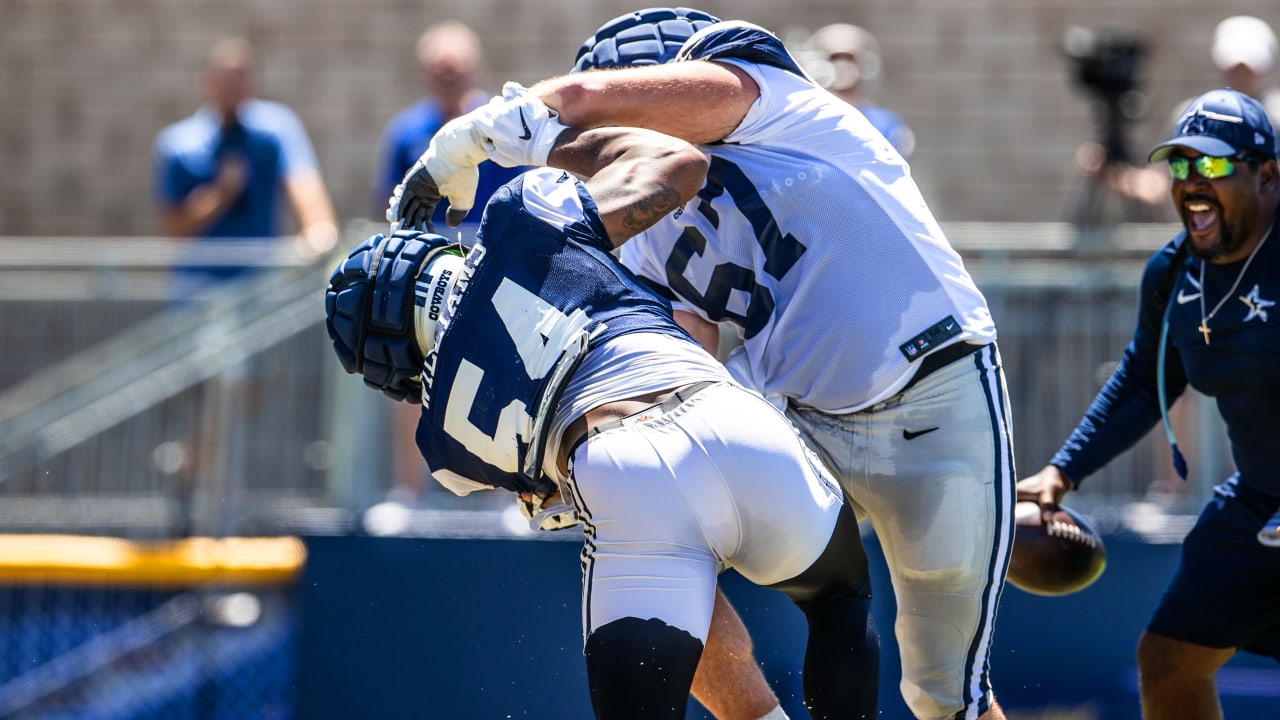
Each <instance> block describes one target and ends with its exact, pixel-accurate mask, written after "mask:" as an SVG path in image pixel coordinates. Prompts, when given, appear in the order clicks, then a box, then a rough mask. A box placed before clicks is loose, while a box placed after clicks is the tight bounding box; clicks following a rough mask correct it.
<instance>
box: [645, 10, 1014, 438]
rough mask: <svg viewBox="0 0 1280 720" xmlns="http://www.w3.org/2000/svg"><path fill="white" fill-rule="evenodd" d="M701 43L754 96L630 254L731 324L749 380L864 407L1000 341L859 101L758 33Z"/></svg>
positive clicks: (776, 390) (676, 292) (767, 388)
mask: <svg viewBox="0 0 1280 720" xmlns="http://www.w3.org/2000/svg"><path fill="white" fill-rule="evenodd" d="M715 27H716V26H712V28H708V29H707V30H706V31H704V32H710V31H711V30H712V29H714V28H715ZM696 37H697V36H695V38H696ZM691 44H693V40H690V43H689V44H686V46H685V49H686V50H688V49H689V47H690V45H691ZM744 46H745V47H747V48H748V49H749V53H744V52H742V51H741V50H742V47H744ZM698 50H699V52H695V53H694V57H695V58H702V59H712V60H716V61H723V62H726V63H732V64H734V65H735V66H737V67H739V68H741V69H743V70H744V71H746V72H747V73H748V74H750V75H751V77H752V78H753V79H754V80H755V81H756V84H757V85H758V86H759V88H760V97H759V99H758V100H757V101H756V103H755V104H754V105H753V106H752V108H751V109H750V111H749V112H748V113H747V115H746V117H745V118H744V119H743V121H742V123H741V124H740V125H739V126H738V127H737V128H736V129H735V130H734V131H733V132H732V133H731V134H730V135H729V136H728V137H726V138H725V140H724V142H723V143H721V144H716V145H708V146H703V147H702V150H703V151H704V152H706V153H707V154H708V155H709V156H710V158H711V164H710V170H709V172H708V175H707V182H706V183H705V185H704V186H703V188H702V189H701V191H700V192H699V193H698V195H697V197H695V198H694V199H693V200H691V201H690V202H689V203H688V204H686V205H685V206H684V208H682V209H681V210H680V211H678V212H677V213H675V214H673V215H672V216H669V217H668V218H666V219H664V220H663V221H662V222H660V223H658V224H657V225H654V226H653V227H652V228H650V229H649V230H647V231H646V232H645V233H643V234H642V235H639V236H637V237H635V238H632V239H631V240H630V241H628V242H627V244H626V245H624V246H623V248H622V253H621V258H622V261H623V263H624V264H625V265H627V267H629V268H631V269H632V270H633V271H635V272H636V273H637V274H638V275H640V276H642V277H644V278H646V279H647V280H649V281H652V282H653V283H655V284H657V285H659V286H663V287H665V288H667V289H669V290H670V291H671V295H670V299H672V300H677V301H680V302H681V303H682V304H683V306H684V307H683V308H682V309H688V310H690V311H692V312H694V313H696V314H698V315H700V316H702V317H703V318H706V319H708V320H711V321H713V322H721V321H727V322H730V323H732V324H734V325H735V326H737V328H738V330H739V333H740V335H741V338H742V341H743V345H742V346H741V347H740V348H737V349H735V351H734V353H735V354H734V356H733V357H731V359H730V361H729V367H730V369H731V370H732V371H733V373H734V375H735V377H736V378H737V379H738V380H739V381H741V382H743V383H744V384H746V385H747V386H748V387H752V388H755V389H756V390H758V391H761V392H762V393H764V394H766V395H772V394H780V395H783V396H786V397H789V398H792V399H794V400H796V401H797V402H800V403H802V404H804V405H808V406H811V407H814V408H817V409H819V410H823V411H826V412H828V413H846V412H855V411H857V410H861V409H863V408H866V407H868V406H870V405H873V404H875V403H878V402H881V401H883V400H885V399H887V398H888V397H890V396H892V395H893V394H895V393H896V392H898V391H899V390H900V389H901V388H902V387H903V386H904V385H905V384H906V383H907V382H908V381H909V380H910V378H911V376H912V374H913V373H914V367H913V363H914V362H915V361H916V360H918V359H919V358H920V357H923V356H924V355H925V354H928V352H930V351H931V350H934V349H937V348H938V347H941V346H942V345H944V344H947V345H949V344H953V343H955V342H961V341H968V342H972V343H975V344H983V343H986V342H990V341H992V340H994V339H995V326H994V324H993V323H992V320H991V314H990V312H989V310H988V308H987V303H986V300H985V299H984V298H983V296H982V294H981V292H979V290H978V289H977V287H976V286H975V285H974V283H973V280H972V278H971V277H970V276H969V274H968V272H967V271H966V270H965V268H964V265H963V263H962V261H961V259H960V257H959V255H958V254H957V253H956V252H955V251H954V249H952V247H951V246H950V244H949V243H948V242H947V240H946V237H945V236H944V234H943V232H942V230H941V228H940V227H939V226H938V224H937V222H936V221H935V219H934V218H933V216H932V214H931V213H930V211H929V209H928V207H927V206H926V205H925V202H924V199H923V198H922V197H921V195H920V192H919V189H918V188H917V187H916V184H915V182H914V181H913V180H912V178H911V175H910V170H909V168H908V167H907V164H906V161H904V160H903V159H902V157H901V155H899V154H898V152H897V151H896V150H894V149H893V147H892V146H891V145H890V144H889V142H888V141H887V140H885V138H884V137H883V136H882V135H881V134H880V133H879V132H878V131H876V130H875V129H874V128H873V127H872V126H871V124H870V123H869V122H868V121H867V119H866V118H865V117H864V116H863V115H862V114H861V113H860V112H858V110H857V109H855V108H853V107H852V106H850V105H848V104H847V103H845V102H843V101H841V100H839V99H838V98H836V97H835V96H833V95H831V94H830V93H828V92H827V91H825V90H823V89H821V88H820V87H817V86H816V85H814V84H813V83H812V82H811V81H810V80H809V79H808V78H807V77H805V76H804V75H803V74H801V73H800V72H799V70H798V68H797V67H795V64H794V61H792V60H790V56H789V55H787V53H786V50H785V49H783V47H782V45H781V43H780V42H778V41H777V39H776V38H773V37H772V36H771V35H768V34H767V33H764V32H763V31H760V38H758V39H756V40H754V41H752V42H744V43H737V44H736V45H734V44H730V45H729V46H728V47H726V48H723V50H717V48H716V47H715V46H714V43H712V44H711V47H710V48H707V47H701V48H699V49H698ZM735 54H738V55H748V54H749V57H750V58H751V60H752V61H751V62H747V61H743V60H738V59H735V58H734V55H735ZM677 307H681V306H677Z"/></svg>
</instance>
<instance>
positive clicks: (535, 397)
mask: <svg viewBox="0 0 1280 720" xmlns="http://www.w3.org/2000/svg"><path fill="white" fill-rule="evenodd" d="M611 249H612V245H611V243H610V242H609V239H608V236H607V235H606V233H605V230H604V226H603V224H602V223H601V221H600V216H599V214H598V212H597V211H596V207H595V203H594V201H593V200H592V199H591V196H590V195H588V194H587V191H586V189H585V188H584V187H583V185H582V183H580V182H578V181H577V180H576V179H575V178H574V177H573V176H571V175H570V174H568V173H566V172H563V171H561V170H554V169H550V168H544V169H540V170H534V171H532V172H530V173H527V174H525V175H522V176H521V177H518V178H516V179H515V180H513V181H511V182H510V183H508V184H507V185H504V186H503V187H502V188H500V189H499V190H498V191H497V192H496V193H495V194H494V195H493V197H492V199H491V200H490V201H489V204H488V206H487V207H486V208H485V211H484V215H483V218H482V220H481V222H480V229H479V231H478V233H477V235H476V245H475V246H474V247H473V248H472V250H471V252H470V253H469V254H468V255H467V258H466V267H465V269H464V271H463V274H462V277H461V278H459V280H458V282H457V284H456V285H455V287H454V290H453V292H452V293H451V294H450V296H449V297H448V298H446V300H445V310H444V312H443V313H442V316H441V319H440V324H439V327H438V329H437V332H436V338H437V344H436V346H435V347H434V348H433V349H432V350H431V351H430V352H429V353H427V357H426V359H425V361H424V364H423V365H424V367H423V375H422V380H423V402H422V404H423V407H422V417H421V419H420V420H419V423H418V432H417V441H418V448H419V449H420V450H421V451H422V455H423V457H424V458H425V459H426V461H427V466H428V467H430V468H431V470H432V474H433V475H435V476H436V478H437V479H440V480H441V482H444V483H445V484H447V485H452V486H454V487H456V486H459V485H468V484H478V485H480V486H485V487H496V488H505V489H507V490H512V491H515V492H528V491H533V490H537V491H547V490H550V489H552V488H553V487H554V486H553V485H552V484H551V483H550V481H549V480H547V479H545V478H544V477H543V475H542V472H541V465H542V453H543V451H544V448H545V444H546V438H545V429H546V426H547V423H548V421H549V420H550V414H551V412H552V411H553V410H554V408H555V403H556V400H557V396H558V394H559V392H560V390H561V389H562V388H563V387H564V384H565V382H566V381H567V380H568V378H569V377H570V376H571V375H572V373H573V370H574V369H575V367H576V365H577V363H578V361H579V360H581V358H582V356H583V355H584V354H585V353H586V352H587V351H588V350H589V349H593V348H595V347H597V346H599V345H600V344H601V343H604V342H606V341H608V340H610V339H613V338H616V337H618V336H621V335H624V334H627V333H632V332H647V333H662V334H668V335H674V336H678V337H680V338H683V339H685V340H687V341H689V342H691V343H692V342H693V341H692V339H691V338H689V336H688V335H687V334H686V333H685V332H684V331H683V330H681V329H680V327H679V326H678V325H676V324H675V321H674V320H672V318H671V306H670V305H669V304H668V303H667V302H666V301H665V300H663V299H662V298H661V297H659V296H657V295H656V294H654V293H653V292H652V291H651V290H649V289H648V288H647V287H646V286H645V285H644V284H642V283H641V282H639V281H638V280H637V279H636V278H635V277H634V276H633V275H632V274H631V273H630V272H628V271H627V270H626V269H625V268H623V267H622V266H621V265H620V264H619V263H618V262H617V260H615V259H614V257H613V256H612V255H610V250H611Z"/></svg>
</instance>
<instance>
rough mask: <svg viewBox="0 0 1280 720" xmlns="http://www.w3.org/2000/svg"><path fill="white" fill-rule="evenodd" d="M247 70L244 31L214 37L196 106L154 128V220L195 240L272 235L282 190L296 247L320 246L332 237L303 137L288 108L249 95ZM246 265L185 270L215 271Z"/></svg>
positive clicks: (331, 216) (311, 249) (226, 273)
mask: <svg viewBox="0 0 1280 720" xmlns="http://www.w3.org/2000/svg"><path fill="white" fill-rule="evenodd" d="M253 73H254V59H253V49H252V47H251V46H250V44H249V42H248V41H247V40H245V39H243V38H239V37H226V38H222V39H220V40H218V41H217V42H215V43H214V44H213V46H212V48H211V49H210V51H209V55H208V58H207V60H206V63H205V69H204V73H203V75H202V77H201V81H200V87H201V91H202V95H203V104H202V105H201V107H200V109H199V110H197V111H196V112H195V114H194V115H191V116H190V117H188V118H186V119H185V120H181V121H179V122H177V123H174V124H172V125H170V126H168V127H166V128H164V129H163V130H161V131H160V133H159V135H157V136H156V140H155V146H154V159H155V194H156V200H157V202H158V204H159V206H160V211H161V227H162V228H163V230H164V232H165V234H167V235H171V236H173V237H181V238H197V239H201V240H215V239H216V240H219V241H231V240H236V239H263V238H273V237H279V236H280V235H281V234H282V225H281V221H282V213H281V208H280V205H281V202H280V201H281V196H283V197H284V198H285V199H286V200H287V202H288V204H289V206H290V208H291V209H292V210H293V214H294V217H295V220H296V221H297V224H298V228H299V234H298V239H299V244H300V249H301V250H302V251H303V252H305V253H308V254H316V255H318V254H323V253H326V252H328V251H329V250H331V249H332V248H333V246H334V244H335V243H336V242H337V220H336V213H335V212H334V209H333V203H332V201H331V200H330V197H329V191H328V190H327V189H326V187H325V184H324V180H323V178H322V177H321V175H320V170H319V166H318V163H317V162H316V154H315V150H314V149H313V148H312V145H311V140H310V138H309V137H308V136H307V131H306V128H305V127H303V124H302V121H301V120H300V119H299V118H298V116H297V114H295V113H294V111H293V110H291V109H290V108H288V107H287V106H285V105H284V104H282V103H279V102H274V101H270V100H261V99H258V98H255V97H254V96H253V91H254V88H253V80H254V78H253ZM246 270H247V268H245V267H240V266H226V267H205V268H199V269H190V272H203V273H205V274H207V275H210V276H211V278H210V279H215V280H216V279H225V278H229V277H233V276H236V275H239V274H241V273H243V272H245V271H246Z"/></svg>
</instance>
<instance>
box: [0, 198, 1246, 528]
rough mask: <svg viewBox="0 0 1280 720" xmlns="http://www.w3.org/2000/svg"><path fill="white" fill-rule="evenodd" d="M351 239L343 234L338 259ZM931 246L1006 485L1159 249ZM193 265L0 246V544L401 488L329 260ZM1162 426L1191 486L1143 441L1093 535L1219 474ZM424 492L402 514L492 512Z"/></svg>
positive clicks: (1186, 410) (174, 253)
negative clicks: (179, 275)
mask: <svg viewBox="0 0 1280 720" xmlns="http://www.w3.org/2000/svg"><path fill="white" fill-rule="evenodd" d="M370 229H371V226H368V225H357V226H354V227H351V228H348V230H347V232H346V237H344V239H343V241H342V243H341V244H340V247H344V248H345V247H350V246H351V245H353V244H354V243H355V242H356V241H358V239H360V238H361V237H363V236H364V235H365V234H366V233H367V232H369V231H370ZM946 229H947V231H948V235H949V236H950V238H951V239H952V242H953V243H954V244H955V245H956V247H957V248H958V249H959V250H960V251H961V253H962V254H963V255H964V256H965V258H966V263H967V265H968V267H969V268H970V270H971V272H972V273H973V275H974V277H975V279H976V281H977V282H978V284H979V286H980V287H981V288H982V289H983V291H984V293H985V294H986V295H987V297H988V299H989V300H990V303H991V306H992V311H993V314H994V315H995V319H996V322H997V325H998V327H999V332H1000V345H1001V352H1002V355H1003V358H1004V361H1005V365H1006V370H1007V373H1008V378H1009V386H1010V396H1011V398H1012V405H1013V417H1014V427H1015V445H1016V450H1017V454H1018V461H1019V469H1020V471H1021V472H1023V473H1026V472H1030V471H1032V470H1034V469H1036V468H1038V467H1040V466H1041V465H1042V464H1043V463H1044V462H1045V461H1047V459H1048V458H1049V457H1050V455H1051V454H1052V453H1053V451H1054V450H1056V448H1057V446H1058V444H1059V443H1060V442H1061V441H1062V439H1063V437H1064V436H1065V434H1066V432H1067V431H1069V430H1070V428H1071V427H1073V426H1074V424H1075V422H1076V420H1078V419H1079V417H1080V414H1081V413H1082V412H1083V410H1084V409H1085V407H1086V406H1087V404H1088V402H1089V400H1090V399H1092V397H1093V395H1094V393H1095V392H1096V391H1097V389H1098V387H1100V385H1101V383H1102V382H1103V381H1104V380H1105V378H1106V377H1107V375H1108V374H1109V373H1110V371H1111V369H1112V368H1113V367H1114V365H1113V363H1114V361H1115V360H1116V359H1117V358H1118V357H1119V354H1120V351H1121V350H1122V349H1123V347H1124V345H1125V344H1126V343H1127V341H1128V339H1129V336H1130V334H1131V333H1132V329H1133V325H1134V321H1135V311H1136V298H1137V290H1136V287H1137V281H1138V277H1139V273H1140V271H1141V268H1142V265H1143V263H1144V262H1145V260H1146V258H1147V257H1148V256H1149V255H1150V253H1151V252H1152V250H1154V249H1155V248H1157V247H1159V246H1160V245H1161V244H1162V243H1163V242H1164V241H1165V240H1166V239H1167V238H1168V237H1170V236H1171V235H1172V230H1173V229H1172V228H1170V227H1168V226H1161V225H1154V226H1149V225H1133V226H1121V227H1119V228H1118V229H1116V230H1115V231H1114V232H1113V233H1110V234H1106V235H1097V236H1090V235H1081V234H1079V233H1078V232H1077V231H1076V230H1075V229H1073V228H1072V227H1070V226H1068V225H1061V224H1021V225H1018V224H980V223H968V224H963V223H962V224H953V225H949V226H947V227H946ZM237 250H239V251H240V253H239V254H236V255H235V257H234V259H235V260H236V261H237V262H249V263H256V264H258V265H261V266H262V272H261V273H259V274H257V275H255V276H253V277H250V278H249V279H246V280H240V281H237V282H235V283H228V284H225V285H221V286H218V287H215V288H214V289H212V290H211V291H207V292H204V293H193V292H192V291H191V290H190V289H189V288H182V287H179V286H177V285H176V284H175V280H174V275H173V273H172V272H171V269H172V267H173V266H174V265H175V264H177V263H179V262H181V263H184V264H190V263H193V262H210V263H213V262H226V261H227V259H228V258H227V256H226V255H224V254H219V253H228V252H232V253H236V251H237ZM207 252H208V254H207V255H206V256H198V255H192V254H191V253H190V252H189V251H187V250H185V249H181V246H178V245H176V244H174V243H173V242H172V241H165V240H160V239H155V240H150V239H118V240H115V239H99V238H93V239H88V238H85V239H75V238H65V239H63V238H50V239H40V240H32V239H7V240H6V239H0V348H2V357H3V364H2V365H0V532H35V531H59V532H66V531H68V530H74V531H78V532H86V533H107V534H118V535H123V536H144V537H150V536H161V537H165V536H180V535H184V534H209V535H228V534H254V533H258V534H272V533H279V532H291V531H294V530H296V529H297V528H298V527H299V526H300V525H306V524H308V523H343V522H350V521H352V519H353V518H355V517H357V515H358V513H361V512H363V511H364V510H365V509H367V508H369V507H370V506H372V505H374V504H376V503H378V502H379V501H380V500H382V499H383V498H384V497H385V496H386V494H387V492H388V490H389V489H390V488H391V487H392V486H393V485H394V484H395V481H396V478H395V477H393V476H397V475H398V476H399V478H398V479H399V481H401V482H404V480H405V478H406V477H407V476H410V475H413V474H415V473H418V474H420V473H421V467H420V466H419V465H415V464H414V460H413V459H412V457H413V455H414V452H415V451H414V449H413V447H412V439H411V431H410V429H409V427H410V424H411V423H412V418H411V417H410V416H411V415H412V412H413V410H412V408H407V407H406V408H398V407H397V406H396V404H395V403H392V402H390V401H388V400H386V399H385V398H383V397H382V396H380V395H378V394H376V393H373V392H370V391H368V390H367V389H365V388H364V387H363V386H362V385H361V384H360V382H359V381H358V380H357V379H354V378H352V377H350V376H346V375H345V374H343V373H342V372H341V371H340V369H339V368H338V366H337V363H336V362H334V359H333V357H332V352H331V350H330V349H329V347H328V341H327V339H326V337H325V334H324V330H323V311H322V303H321V288H322V287H323V284H324V282H325V280H326V278H327V275H328V271H329V269H330V267H331V265H332V264H333V262H334V261H335V259H336V258H323V259H319V260H312V261H309V260H307V259H305V258H303V257H301V256H299V255H297V254H295V253H294V252H292V249H291V246H288V245H275V244H266V245H254V244H247V245H245V246H243V247H241V248H237V249H232V250H227V249H225V248H214V249H212V250H209V251H207ZM406 418H408V419H406ZM1174 422H1175V429H1176V430H1177V432H1178V435H1179V439H1180V444H1181V445H1183V446H1185V449H1186V451H1187V454H1188V456H1189V458H1190V459H1191V462H1192V465H1193V480H1192V482H1191V483H1185V484H1184V483H1182V482H1181V481H1178V480H1175V479H1174V476H1173V474H1172V470H1171V469H1170V464H1169V460H1168V450H1167V448H1166V447H1165V446H1164V441H1163V437H1162V435H1161V434H1160V433H1152V434H1151V436H1149V437H1148V438H1147V439H1146V440H1144V441H1143V443H1141V444H1140V445H1139V446H1138V447H1137V448H1136V449H1135V450H1134V451H1132V452H1130V453H1128V454H1127V455H1126V456H1124V457H1122V458H1120V459H1119V460H1117V461H1116V462H1114V463H1113V464H1112V465H1111V466H1109V467H1108V468H1106V469H1105V470H1103V471H1102V472H1100V473H1099V474H1098V476H1096V477H1094V478H1091V479H1090V480H1089V481H1088V482H1087V483H1086V484H1085V485H1084V486H1083V489H1082V491H1081V492H1080V493H1079V494H1078V495H1076V496H1074V497H1075V498H1076V500H1075V502H1076V503H1077V504H1082V505H1085V506H1088V507H1090V508H1096V509H1097V510H1098V513H1100V515H1101V516H1102V517H1101V521H1102V522H1103V523H1104V524H1105V523H1111V522H1114V523H1116V524H1121V523H1129V522H1130V520H1128V519H1126V518H1125V517H1121V516H1119V515H1117V514H1118V513H1127V514H1133V513H1135V512H1136V513H1139V514H1146V515H1147V516H1160V515H1168V514H1174V515H1178V514H1185V513H1189V512H1193V511H1194V510H1195V508H1196V507H1197V506H1198V504H1199V502H1200V501H1201V500H1202V499H1203V498H1205V497H1206V496H1207V492H1208V487H1209V486H1211V485H1212V484H1214V483H1216V482H1218V481H1219V480H1220V479H1221V477H1222V476H1224V475H1225V474H1226V473H1227V472H1228V471H1229V469H1230V459H1229V456H1228V453H1227V450H1226V445H1225V439H1224V436H1223V432H1222V430H1221V428H1220V426H1219V425H1218V424H1217V420H1216V413H1215V412H1214V410H1213V408H1212V406H1211V404H1210V403H1207V402H1205V401H1204V400H1203V399H1202V398H1198V397H1195V396H1194V395H1192V396H1190V397H1188V398H1185V399H1184V400H1183V401H1181V402H1179V404H1178V406H1177V407H1176V409H1175V412H1174ZM404 458H410V459H408V460H405V459H404ZM410 480H413V479H412V478H410ZM427 485H428V489H426V490H425V491H424V493H423V495H422V496H421V498H420V500H419V505H422V506H426V507H436V508H446V509H450V510H453V509H459V510H462V511H465V510H466V509H467V508H468V507H472V508H480V509H485V510H489V509H492V507H493V505H492V504H491V503H486V502H484V501H476V500H475V499H474V498H467V499H465V501H463V502H456V503H455V502H454V501H453V499H452V498H449V497H446V494H443V493H442V491H441V492H437V491H434V490H431V489H429V487H430V483H428V484H427ZM1149 524H1150V522H1148V525H1149Z"/></svg>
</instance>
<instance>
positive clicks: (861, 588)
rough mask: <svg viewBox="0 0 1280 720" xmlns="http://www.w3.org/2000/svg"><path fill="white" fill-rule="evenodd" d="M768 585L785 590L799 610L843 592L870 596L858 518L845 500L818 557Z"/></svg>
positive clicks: (868, 578) (868, 573)
mask: <svg viewBox="0 0 1280 720" xmlns="http://www.w3.org/2000/svg"><path fill="white" fill-rule="evenodd" d="M769 587H772V588H775V589H777V590H781V591H782V592H784V593H786V594H787V597H789V598H791V601H792V602H794V603H795V604H796V605H797V606H799V607H800V609H801V610H804V609H805V608H806V606H808V605H812V604H814V603H819V604H820V603H822V602H823V601H824V600H825V599H828V598H835V597H843V596H846V595H853V596H855V597H860V598H869V597H871V574H870V572H869V571H868V569H867V550H866V548H864V547H862V534H861V533H860V532H859V531H858V518H857V517H856V516H855V515H854V514H853V508H851V507H849V502H848V501H847V500H846V501H845V502H844V504H843V505H842V506H841V508H840V515H839V516H838V517H837V518H836V526H835V529H833V530H832V531H831V538H830V539H829V540H827V547H826V548H825V549H823V551H822V554H821V555H819V556H818V559H817V560H815V561H814V562H813V564H812V565H810V566H809V567H808V568H806V569H805V571H804V572H802V573H800V574H799V575H797V576H795V577H793V578H790V579H788V580H783V581H782V582H780V583H774V584H773V585H770V586H769Z"/></svg>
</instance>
